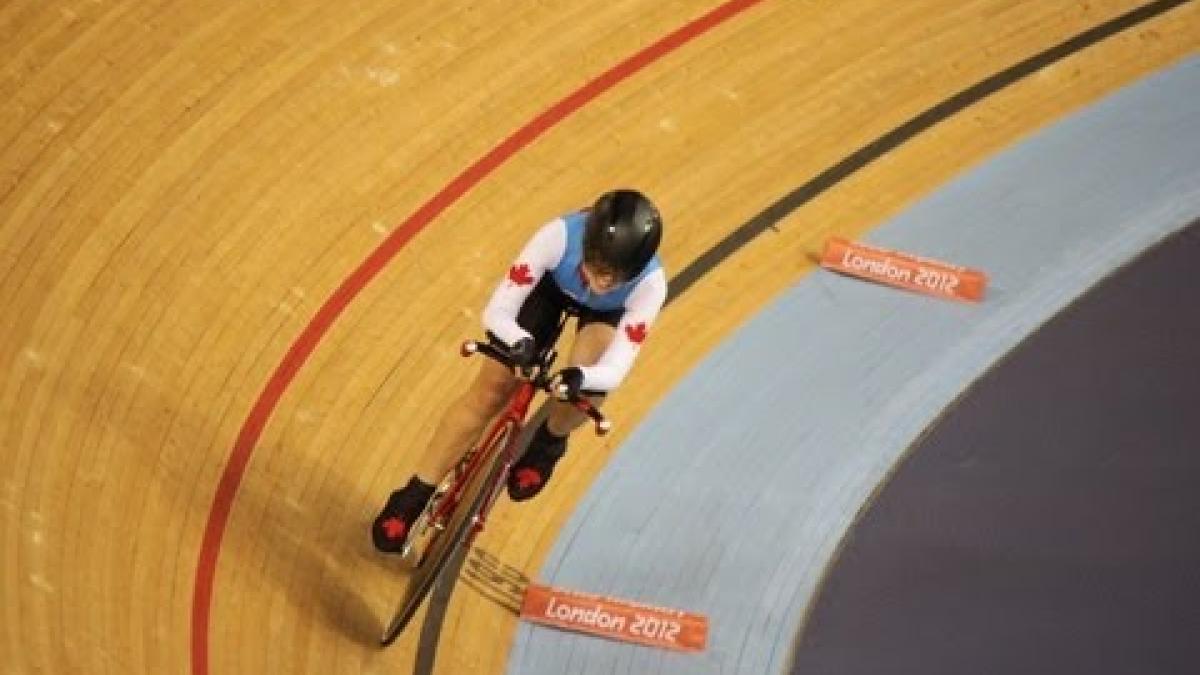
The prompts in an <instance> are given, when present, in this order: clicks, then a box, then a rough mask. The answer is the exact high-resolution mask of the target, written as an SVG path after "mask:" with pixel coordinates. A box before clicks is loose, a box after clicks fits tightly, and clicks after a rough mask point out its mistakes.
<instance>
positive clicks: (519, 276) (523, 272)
mask: <svg viewBox="0 0 1200 675" xmlns="http://www.w3.org/2000/svg"><path fill="white" fill-rule="evenodd" d="M508 279H509V281H511V282H513V283H514V284H516V285H518V286H528V285H529V284H532V283H533V275H532V274H530V273H529V265H526V264H524V263H521V264H520V265H513V266H512V267H511V268H509V270H508Z"/></svg>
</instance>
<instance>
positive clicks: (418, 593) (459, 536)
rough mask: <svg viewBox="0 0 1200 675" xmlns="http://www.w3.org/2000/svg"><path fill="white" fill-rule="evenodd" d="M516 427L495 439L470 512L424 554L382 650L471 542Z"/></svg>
mask: <svg viewBox="0 0 1200 675" xmlns="http://www.w3.org/2000/svg"><path fill="white" fill-rule="evenodd" d="M514 427H515V425H514V424H513V423H512V422H508V423H506V424H505V429H504V431H503V432H501V433H500V434H498V435H496V436H495V437H494V440H493V441H492V444H491V448H490V449H487V450H486V451H487V452H489V453H490V454H491V455H492V466H491V467H490V468H489V469H488V471H487V472H486V474H485V480H483V481H482V482H479V483H477V484H476V486H475V490H476V493H475V496H474V498H473V499H472V500H471V505H470V508H468V509H466V510H465V512H464V513H463V514H462V516H461V517H456V518H455V519H453V520H452V523H451V525H450V527H449V528H448V531H447V532H445V533H443V535H442V536H440V537H438V539H437V541H435V542H433V544H432V545H431V547H430V550H429V551H428V552H426V553H425V554H424V562H423V563H422V564H421V566H420V567H418V568H417V570H415V571H414V572H413V574H412V578H411V579H410V580H409V584H408V588H407V589H406V590H405V593H404V598H403V599H401V601H400V604H399V606H398V607H397V608H396V613H395V614H394V615H393V616H392V620H391V621H390V622H389V623H388V625H387V628H386V629H385V630H384V632H383V636H382V637H381V638H380V639H379V644H380V646H383V647H386V646H388V645H390V644H392V643H393V642H395V641H396V638H397V637H398V636H399V635H400V633H401V632H402V631H403V630H404V628H405V626H407V625H408V622H409V621H411V620H412V618H413V615H415V614H416V613H417V609H419V608H420V607H421V603H422V602H424V601H425V598H426V596H428V595H429V592H430V591H431V590H433V585H434V584H435V583H437V580H438V578H439V577H440V576H441V575H442V572H443V571H445V569H446V566H447V564H448V563H449V562H450V560H451V559H453V558H454V554H455V553H456V552H458V551H459V550H460V549H461V548H462V547H463V546H465V545H466V544H467V542H469V541H470V539H471V536H472V535H473V534H474V532H475V524H476V522H477V521H478V518H479V516H480V514H481V513H482V512H483V510H484V509H485V508H487V506H488V503H489V501H490V499H491V497H492V495H493V492H494V491H495V489H496V488H497V487H498V486H499V484H500V482H501V481H502V480H503V479H504V476H502V475H500V473H501V472H502V471H503V470H504V468H505V464H504V461H503V458H502V455H501V453H500V452H498V450H499V449H500V448H503V447H504V445H505V444H507V443H508V442H509V439H510V438H512V436H513V433H514V431H515V429H514Z"/></svg>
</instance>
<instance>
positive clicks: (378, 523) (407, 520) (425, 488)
mask: <svg viewBox="0 0 1200 675" xmlns="http://www.w3.org/2000/svg"><path fill="white" fill-rule="evenodd" d="M433 490H434V487H433V486H432V485H429V484H428V483H425V482H424V481H422V480H421V479H419V478H417V477H416V476H413V477H412V478H410V479H409V481H408V485H405V486H404V487H403V488H401V489H399V490H396V491H395V492H393V493H392V496H391V497H388V501H387V504H386V505H384V507H383V510H382V511H380V512H379V515H378V516H375V522H374V523H372V525H371V540H372V541H373V542H374V543H375V548H376V549H377V550H378V551H380V552H382V553H399V552H401V551H402V550H403V549H404V540H405V539H406V538H407V537H408V530H409V528H411V527H412V524H413V521H415V520H416V519H417V517H418V516H420V515H421V510H422V509H424V508H425V504H427V503H428V502H429V498H430V497H432V496H433Z"/></svg>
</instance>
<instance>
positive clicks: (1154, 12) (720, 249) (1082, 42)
mask: <svg viewBox="0 0 1200 675" xmlns="http://www.w3.org/2000/svg"><path fill="white" fill-rule="evenodd" d="M1188 2H1192V0H1157V1H1156V2H1150V3H1147V4H1145V5H1142V6H1141V7H1138V8H1137V9H1134V10H1131V11H1129V12H1127V13H1125V14H1122V15H1120V16H1118V17H1116V18H1113V19H1110V20H1109V21H1106V22H1104V23H1102V24H1100V25H1098V26H1096V27H1094V28H1090V29H1088V30H1086V31H1084V32H1082V33H1080V34H1078V35H1076V36H1075V37H1072V38H1070V39H1069V40H1067V41H1065V42H1062V43H1060V44H1058V45H1056V46H1054V47H1051V48H1049V49H1047V50H1045V51H1043V52H1039V53H1038V54H1035V55H1033V56H1031V57H1029V58H1027V59H1025V60H1024V61H1021V62H1019V63H1017V64H1015V65H1013V66H1011V67H1009V68H1006V69H1004V70H1002V71H1000V72H998V73H996V74H995V75H992V76H991V77H988V78H987V79H985V80H981V81H979V82H977V83H976V84H974V85H972V86H971V87H968V88H967V89H964V90H962V91H960V92H958V93H957V94H955V95H953V96H951V97H950V98H947V99H945V100H943V101H941V102H940V103H938V104H936V105H934V106H933V107H932V108H929V109H927V110H925V111H924V112H922V113H920V114H918V115H917V116H916V117H913V118H912V119H909V120H908V121H907V122H905V123H904V124H901V125H900V126H898V127H896V128H895V129H892V130H891V131H889V132H888V133H886V134H884V135H883V136H880V137H879V138H877V139H875V140H874V141H871V142H870V143H868V144H867V145H864V146H863V147H861V148H859V149H858V150H856V151H854V152H853V153H851V154H850V155H847V156H846V157H845V158H844V159H842V161H840V162H838V163H837V164H835V165H833V166H831V167H829V168H828V169H826V170H824V171H822V172H821V173H820V174H818V175H817V176H815V177H813V178H812V179H811V180H809V181H808V182H806V183H804V184H803V185H801V186H800V187H798V188H796V189H795V190H793V191H791V192H789V193H788V194H787V195H785V196H784V197H782V198H781V199H779V200H778V201H776V202H774V203H773V204H771V205H770V206H768V207H767V208H766V209H764V210H763V211H761V212H760V213H758V214H757V215H755V216H754V217H753V218H751V219H750V220H748V221H746V222H745V223H743V224H742V225H740V226H738V227H737V228H736V229H735V230H734V231H733V232H731V233H729V234H728V235H727V236H726V237H725V238H724V239H722V240H721V241H720V242H719V243H718V244H717V245H716V246H713V247H712V248H710V249H709V250H707V251H705V252H704V253H702V254H701V255H700V256H699V257H698V258H696V259H695V260H693V261H692V262H691V263H690V264H688V266H687V267H685V268H684V269H683V271H681V272H680V273H679V274H677V275H676V276H674V277H672V278H671V280H670V290H669V293H668V295H667V304H668V305H669V304H671V303H672V302H674V301H675V300H677V299H678V298H679V296H681V295H683V293H684V292H686V291H687V290H688V289H689V288H691V287H692V286H693V285H694V284H695V283H696V282H697V281H699V280H700V278H701V277H703V276H704V275H706V274H708V272H710V271H711V270H712V269H713V268H714V267H716V266H717V265H719V264H721V263H722V262H724V261H725V260H726V259H727V258H729V257H730V256H732V255H733V254H734V253H736V252H737V251H738V250H740V249H741V248H742V247H744V246H745V245H746V244H748V243H750V242H751V241H753V240H754V239H755V238H756V237H758V236H759V235H760V234H762V233H763V232H765V231H766V230H768V229H770V228H773V227H775V226H776V225H778V223H779V222H780V221H782V220H783V219H784V218H786V217H787V216H789V215H791V213H792V212H793V211H795V210H796V209H798V208H800V207H801V206H803V205H805V204H807V203H808V202H810V201H812V200H813V199H814V198H816V197H817V196H819V195H821V194H822V193H824V192H826V191H827V190H829V189H830V188H832V187H834V186H836V185H837V184H839V183H841V182H842V181H844V180H846V179H847V178H849V177H850V176H852V175H854V174H855V173H856V172H858V171H859V170H861V169H862V168H863V167H865V166H867V165H868V164H870V163H871V162H874V161H875V160H877V159H879V158H880V157H882V156H883V155H885V154H886V153H888V152H891V151H892V150H895V149H896V148H898V147H900V146H901V145H903V144H904V143H907V142H908V141H910V140H912V139H913V138H915V137H916V136H917V135H918V134H920V133H922V132H924V131H927V130H929V129H930V128H932V127H933V126H934V125H936V124H938V123H939V122H942V121H944V120H946V119H947V118H949V117H950V116H951V115H955V114H957V113H959V112H962V111H963V110H964V109H966V108H967V107H969V106H971V105H974V104H975V103H978V102H979V101H981V100H983V99H985V98H987V97H988V96H991V95H992V94H995V93H997V92H999V91H1000V90H1002V89H1004V88H1005V87H1008V86H1009V85H1012V84H1014V83H1016V82H1018V81H1020V80H1022V79H1024V78H1026V77H1029V76H1030V75H1032V74H1034V73H1036V72H1038V71H1039V70H1042V69H1043V68H1045V67H1047V66H1049V65H1052V64H1054V63H1056V62H1058V61H1061V60H1063V59H1065V58H1067V57H1069V56H1072V55H1074V54H1076V53H1078V52H1080V51H1082V50H1084V49H1086V48H1088V47H1091V46H1092V45H1095V44H1096V43H1098V42H1101V41H1102V40H1105V39H1107V38H1109V37H1112V36H1113V35H1116V34H1117V33H1121V32H1123V31H1126V30H1128V29H1130V28H1133V27H1135V26H1137V25H1139V24H1142V23H1144V22H1146V21H1149V20H1150V19H1153V18H1155V17H1158V16H1160V15H1162V14H1165V13H1166V12H1168V11H1170V10H1172V9H1174V8H1176V7H1179V6H1180V5H1184V4H1186V3H1188ZM544 408H545V406H544V405H543V409H540V410H539V411H538V414H539V415H544V414H545V410H544ZM463 560H464V556H462V555H459V556H456V560H453V561H451V563H450V564H449V565H448V567H447V569H446V570H444V571H443V573H442V578H441V579H440V580H439V581H438V584H437V586H436V587H435V588H434V590H433V593H432V595H431V597H430V598H429V601H428V607H427V608H426V613H425V619H424V621H423V622H422V626H421V637H420V642H419V644H418V646H417V660H416V662H415V663H414V665H413V675H432V673H433V664H434V660H435V658H436V656H437V643H438V638H439V637H440V636H441V632H442V622H443V620H444V619H445V614H446V607H447V605H448V604H449V602H450V595H451V593H452V592H453V590H454V583H455V582H456V581H457V580H458V576H459V571H460V568H461V567H462V564H463Z"/></svg>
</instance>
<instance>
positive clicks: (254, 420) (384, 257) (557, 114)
mask: <svg viewBox="0 0 1200 675" xmlns="http://www.w3.org/2000/svg"><path fill="white" fill-rule="evenodd" d="M760 2H762V0H733V1H732V2H726V3H725V4H722V5H720V6H718V7H716V8H715V9H713V10H712V11H710V12H709V13H708V14H705V15H704V16H701V17H700V18H698V19H695V20H694V21H692V22H691V23H689V24H687V25H685V26H683V27H682V28H679V29H677V30H676V31H675V32H673V33H670V34H669V35H667V36H666V37H664V38H662V39H660V40H659V41H657V42H655V43H654V44H652V45H650V46H648V47H646V48H645V49H643V50H642V51H640V52H638V53H636V54H634V55H633V56H631V57H629V58H628V59H626V60H625V61H622V62H621V63H619V64H617V65H616V66H614V67H612V68H610V69H609V70H608V71H606V72H604V73H603V74H601V75H600V76H599V77H597V78H596V79H594V80H592V81H590V82H588V83H587V84H585V85H583V86H582V87H580V88H579V89H577V90H575V91H574V92H573V93H571V94H570V95H568V96H567V97H566V98H564V99H562V100H561V101H559V102H558V103H555V104H554V105H553V106H551V107H550V108H548V109H547V110H546V111H544V112H543V113H541V114H540V115H538V116H537V117H535V118H533V119H532V120H530V121H529V122H528V123H527V124H526V125H525V126H523V127H521V128H520V129H518V130H517V131H516V132H515V133H514V134H512V135H511V136H509V137H508V138H506V139H504V141H502V142H501V143H500V144H499V145H497V146H496V147H494V148H492V150H491V152H489V153H488V154H486V155H484V156H483V157H482V158H481V159H479V160H477V161H476V162H475V163H474V164H472V165H471V166H469V167H468V168H467V169H466V170H465V171H463V172H462V173H461V174H459V175H458V176H457V177H456V178H455V179H454V180H452V181H450V182H449V183H448V184H447V185H446V186H445V187H443V188H442V189H441V190H440V191H439V192H438V193H437V194H436V195H434V196H433V198H432V199H430V200H429V201H427V202H425V204H424V205H423V206H421V208H419V209H417V211H416V212H414V213H413V214H412V215H411V216H409V217H408V218H407V219H406V220H405V221H404V222H403V223H402V224H401V225H400V227H398V228H396V230H395V231H394V232H393V233H392V234H391V235H389V236H388V238H387V239H385V240H384V241H383V243H381V244H380V245H379V247H378V248H377V249H375V250H374V251H373V252H372V253H371V255H370V256H368V257H367V259H366V260H364V261H363V262H362V264H360V265H359V266H358V268H357V269H355V270H354V272H353V273H352V274H351V275H350V276H348V277H346V279H345V280H344V281H343V282H342V283H341V285H340V286H338V288H337V290H335V291H334V292H333V294H332V295H331V296H329V298H328V299H327V300H326V301H325V304H323V305H321V308H320V309H319V310H317V313H316V315H315V316H314V317H313V319H312V321H311V322H309V324H308V325H307V326H305V328H304V330H303V331H302V332H301V333H300V336H299V337H297V338H296V341H295V342H293V343H292V346H291V347H290V348H289V349H288V351H287V354H286V355H285V356H284V357H283V361H281V362H280V364H279V366H278V367H276V369H275V372H274V373H273V374H272V375H271V379H270V380H268V381H267V384H266V386H265V387H264V388H263V390H262V393H260V394H259V395H258V399H257V400H256V401H255V403H254V407H253V408H252V409H251V410H250V414H249V416H247V417H246V421H245V422H243V423H242V428H241V431H240V432H238V436H237V440H236V441H235V442H234V444H233V450H232V451H231V452H230V456H229V461H228V463H227V464H226V465H225V470H224V472H223V473H222V474H221V480H220V482H218V484H217V491H216V494H215V495H214V496H213V503H212V508H211V509H210V510H209V513H208V523H207V525H206V526H205V528H204V540H203V542H202V543H201V545H200V560H199V563H198V566H197V568H196V581H195V586H194V588H193V594H192V673H193V675H208V622H209V616H210V613H211V610H212V593H213V580H214V578H215V577H216V570H217V560H218V559H219V557H220V554H221V540H222V538H223V537H224V535H225V525H226V523H227V522H228V521H229V513H230V511H231V510H232V509H233V500H234V497H236V496H237V491H238V487H239V486H240V485H241V482H242V476H243V475H245V473H246V466H247V464H249V462H250V455H251V454H252V453H253V451H254V446H255V444H256V443H257V442H258V439H259V437H260V436H261V435H262V432H263V429H264V428H265V427H266V424H267V420H268V419H270V417H271V414H272V413H273V412H274V411H275V407H276V405H278V403H279V399H280V398H282V396H283V393H284V391H286V390H287V388H288V385H290V384H291V382H292V380H293V379H294V378H295V377H296V373H298V372H299V371H300V368H301V367H302V366H303V365H304V363H305V361H307V360H308V357H309V356H310V355H312V353H313V350H315V349H316V347H317V344H318V343H320V341H321V338H322V337H324V335H325V332H326V331H328V330H329V327H330V326H332V325H333V322H334V321H335V320H336V319H337V317H338V316H339V315H341V313H342V311H343V310H345V309H346V307H347V306H348V305H349V304H350V302H351V301H352V300H353V299H354V298H355V297H356V296H357V295H358V294H359V292H360V291H362V289H363V288H364V287H366V285H367V284H368V283H370V281H371V280H372V279H374V278H375V275H377V274H378V273H379V271H380V270H382V269H383V267H384V265H386V264H387V263H388V262H389V261H390V260H391V259H392V258H393V257H394V256H395V255H396V253H397V252H399V251H400V249H402V248H404V246H405V245H406V244H407V243H408V242H409V241H410V240H411V239H412V238H413V237H415V236H416V235H417V233H419V232H420V231H421V230H422V229H424V228H425V226H426V225H428V224H429V223H430V222H431V221H433V219H434V218H436V217H437V216H438V215H439V214H441V213H442V211H445V210H446V209H447V208H449V207H450V205H452V204H453V203H454V202H456V201H458V199H459V198H460V197H462V196H463V195H464V194H466V193H467V191H468V190H470V189H471V188H473V187H475V185H477V184H478V183H479V182H480V181H482V180H483V179H484V178H485V177H487V176H488V175H489V174H490V173H492V171H494V170H495V169H496V168H497V167H499V166H500V165H501V164H503V163H504V162H506V161H508V159H509V158H511V157H512V156H513V155H515V154H516V153H517V152H518V151H519V150H521V149H522V148H524V147H525V146H526V145H529V144H530V143H532V142H533V141H534V140H536V139H537V138H538V137H539V136H541V135H542V134H543V133H545V132H546V131H547V130H549V129H550V128H552V127H553V126H555V125H556V124H558V123H559V122H561V121H562V120H563V119H565V118H566V117H567V116H568V115H570V114H571V113H573V112H575V111H576V110H579V109H580V108H582V107H583V106H585V105H587V104H588V103H590V102H591V101H592V100H594V99H595V98H596V97H598V96H600V94H603V93H604V92H606V91H608V90H609V89H611V88H612V87H613V86H615V85H616V84H618V83H620V82H621V81H622V80H625V79H626V78H628V77H630V76H631V75H633V74H635V73H637V72H638V71H639V70H641V69H642V68H645V67H646V66H647V65H649V64H651V63H653V62H654V61H656V60H658V59H660V58H662V57H663V56H665V55H666V54H669V53H670V52H672V51H674V50H675V49H678V48H679V47H681V46H683V45H684V44H686V43H688V42H689V41H691V40H693V39H694V38H696V37H698V36H700V35H702V34H704V33H706V32H708V31H709V30H711V29H712V28H714V27H716V26H718V25H720V24H722V23H724V22H725V21H726V20H728V19H730V18H732V17H734V16H736V15H737V14H739V13H741V12H742V11H744V10H746V9H749V8H750V7H753V6H754V5H757V4H759V3H760Z"/></svg>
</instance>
